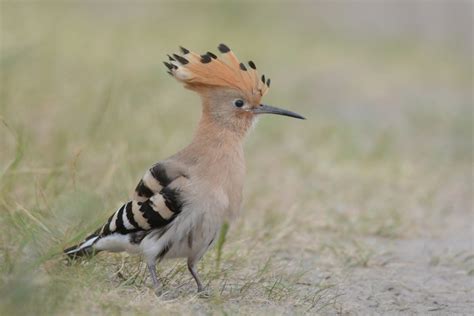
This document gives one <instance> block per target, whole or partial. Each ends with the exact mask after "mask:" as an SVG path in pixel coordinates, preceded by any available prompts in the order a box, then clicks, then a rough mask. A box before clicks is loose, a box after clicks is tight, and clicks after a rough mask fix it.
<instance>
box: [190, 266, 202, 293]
mask: <svg viewBox="0 0 474 316" xmlns="http://www.w3.org/2000/svg"><path fill="white" fill-rule="evenodd" d="M188 270H189V272H190V273H191V275H192V276H193V278H194V280H195V281H196V284H197V287H198V293H200V292H202V291H203V290H204V288H203V286H202V283H201V278H200V277H199V275H198V273H197V271H196V260H191V259H188Z"/></svg>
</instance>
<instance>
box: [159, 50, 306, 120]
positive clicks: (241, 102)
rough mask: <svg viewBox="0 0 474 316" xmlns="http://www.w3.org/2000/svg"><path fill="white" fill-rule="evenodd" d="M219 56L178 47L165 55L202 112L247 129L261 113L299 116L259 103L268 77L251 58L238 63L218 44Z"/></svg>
mask: <svg viewBox="0 0 474 316" xmlns="http://www.w3.org/2000/svg"><path fill="white" fill-rule="evenodd" d="M218 50H219V52H220V53H221V55H220V56H219V57H217V56H216V55H215V54H213V53H211V52H207V53H206V54H203V55H200V54H197V53H194V52H191V51H189V50H188V49H186V48H183V47H181V53H182V54H173V55H168V57H169V62H164V64H165V66H166V67H167V68H168V73H169V74H170V75H172V76H173V77H174V78H176V79H177V80H178V81H180V82H182V83H183V84H184V85H185V87H186V88H187V89H190V90H193V91H196V92H197V93H199V94H200V95H201V97H202V99H203V112H204V114H205V115H208V116H210V117H212V118H213V119H214V120H216V121H217V122H219V123H222V124H224V125H227V126H234V127H235V126H236V127H241V128H244V129H245V128H246V127H247V126H250V125H251V123H252V122H253V121H254V119H255V118H256V117H257V116H259V115H261V114H277V115H284V116H289V117H294V118H298V119H304V117H302V116H301V115H299V114H297V113H294V112H291V111H288V110H285V109H281V108H277V107H274V106H270V105H266V104H263V103H261V99H262V97H263V96H264V95H265V94H266V93H267V91H268V89H269V87H270V83H271V80H270V78H266V77H265V75H262V76H260V75H259V74H258V72H257V67H256V66H255V63H254V62H253V61H249V62H248V63H247V65H245V64H244V63H241V62H240V61H239V60H238V59H237V57H236V56H235V54H234V53H233V52H232V51H231V50H230V48H229V47H228V46H227V45H225V44H220V45H219V46H218Z"/></svg>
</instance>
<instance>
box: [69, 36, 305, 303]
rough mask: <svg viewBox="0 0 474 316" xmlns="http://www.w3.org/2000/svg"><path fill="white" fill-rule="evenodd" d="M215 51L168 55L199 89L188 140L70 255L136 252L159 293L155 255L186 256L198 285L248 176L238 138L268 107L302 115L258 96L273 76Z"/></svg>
mask: <svg viewBox="0 0 474 316" xmlns="http://www.w3.org/2000/svg"><path fill="white" fill-rule="evenodd" d="M218 50H219V51H220V53H221V56H220V57H217V56H216V55H215V54H213V53H211V52H207V53H206V54H204V55H199V54H197V53H194V52H191V51H189V50H187V49H185V48H183V47H181V51H182V54H180V55H178V54H173V55H172V56H170V55H168V57H169V62H164V64H165V66H166V67H167V68H168V73H169V74H170V75H171V76H173V77H174V78H176V79H177V80H178V81H179V82H181V83H183V84H184V86H185V88H187V89H190V90H193V91H195V92H197V93H198V94H199V95H200V96H201V99H202V116H201V120H200V122H199V125H198V128H197V131H196V132H195V135H194V138H193V140H192V142H191V144H189V145H188V146H187V147H185V148H184V149H182V150H181V151H179V152H178V153H176V154H174V155H172V156H171V157H169V158H167V159H165V160H163V161H160V162H158V163H156V164H154V165H153V166H152V167H151V168H150V169H148V170H147V171H146V172H145V175H144V176H143V178H142V179H141V180H140V182H139V183H138V185H137V186H136V188H135V192H134V195H133V198H132V199H131V200H130V201H128V202H127V203H125V204H123V205H122V206H121V207H120V208H119V209H118V210H117V211H116V212H115V213H113V214H112V216H110V218H109V219H108V221H107V222H106V223H105V224H104V225H103V226H102V227H101V228H99V229H98V230H97V231H95V232H94V233H93V234H91V235H89V236H88V237H87V238H86V239H85V240H84V241H83V242H82V243H80V244H78V245H76V246H73V247H70V248H68V249H65V250H64V252H65V253H66V254H67V255H68V256H69V257H70V258H72V259H74V258H77V257H81V256H84V255H92V254H95V253H98V252H100V251H103V250H105V251H111V252H121V251H126V252H129V253H134V254H140V255H142V256H143V257H144V260H145V261H146V264H147V267H148V270H149V273H150V275H151V280H152V282H153V286H154V289H155V292H156V293H157V294H158V295H159V293H161V283H160V281H159V279H158V276H157V272H156V263H157V262H160V261H161V260H162V259H166V258H187V266H188V270H189V272H190V273H191V275H192V276H193V278H194V280H195V281H196V284H197V290H198V292H201V291H202V290H203V285H202V282H201V279H200V277H199V275H198V273H197V270H196V264H197V262H198V261H199V260H200V259H201V258H202V256H203V255H204V253H205V252H206V251H207V249H209V248H210V247H211V246H212V245H213V243H214V241H215V240H216V237H217V236H218V234H219V231H220V229H221V227H222V225H223V224H224V223H226V222H230V221H231V220H232V219H234V218H235V217H236V215H237V214H238V213H239V210H240V208H241V203H242V190H243V184H244V176H245V161H244V152H243V148H242V147H243V140H244V138H245V135H246V134H247V132H248V131H249V129H250V128H251V126H252V125H253V123H254V122H255V120H256V118H257V117H258V116H259V115H261V114H265V113H269V114H278V115H285V116H290V117H294V118H298V119H304V117H302V116H301V115H299V114H297V113H294V112H290V111H287V110H283V109H280V108H277V107H273V106H270V105H264V104H261V103H260V100H261V99H262V97H263V96H264V95H265V94H266V93H267V91H268V89H269V87H270V79H269V78H268V79H266V78H265V76H264V75H262V76H261V77H259V75H258V73H257V69H256V66H255V63H254V62H252V61H249V62H248V66H246V65H244V64H243V63H241V62H240V61H239V60H238V59H237V57H236V56H235V55H234V53H233V52H232V51H231V50H230V49H229V47H228V46H226V45H224V44H220V45H219V47H218Z"/></svg>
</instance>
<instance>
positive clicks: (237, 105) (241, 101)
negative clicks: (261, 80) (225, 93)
mask: <svg viewBox="0 0 474 316" xmlns="http://www.w3.org/2000/svg"><path fill="white" fill-rule="evenodd" d="M244 103H245V102H244V100H242V99H237V100H235V101H234V105H235V106H236V107H238V108H241V107H243V106H244Z"/></svg>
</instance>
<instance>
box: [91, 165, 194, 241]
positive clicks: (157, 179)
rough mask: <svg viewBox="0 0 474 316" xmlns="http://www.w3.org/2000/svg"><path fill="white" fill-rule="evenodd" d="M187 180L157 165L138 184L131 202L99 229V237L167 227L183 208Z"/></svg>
mask: <svg viewBox="0 0 474 316" xmlns="http://www.w3.org/2000/svg"><path fill="white" fill-rule="evenodd" d="M187 182H188V178H187V177H186V176H185V175H184V174H183V173H182V172H179V171H178V170H176V169H173V168H171V167H169V168H166V166H164V165H162V164H156V165H154V166H153V167H152V168H150V169H149V170H148V171H147V172H146V173H145V175H144V177H143V178H142V179H141V180H140V182H139V183H138V185H137V187H136V189H135V196H134V199H133V200H131V201H128V202H127V203H125V204H124V205H122V206H121V207H120V208H119V209H118V210H117V211H116V212H115V213H114V214H113V215H112V216H110V218H109V220H108V221H107V223H106V224H105V225H104V226H103V227H102V229H101V231H100V234H99V235H100V236H101V237H103V236H107V235H110V234H112V233H120V234H128V233H133V232H139V231H148V230H151V229H156V228H161V227H164V226H166V225H167V224H169V223H170V222H171V221H172V220H173V219H174V218H175V217H176V216H177V215H178V214H179V213H180V212H181V209H182V207H183V204H184V197H183V196H182V194H181V193H182V188H183V187H184V186H186V184H187Z"/></svg>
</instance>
